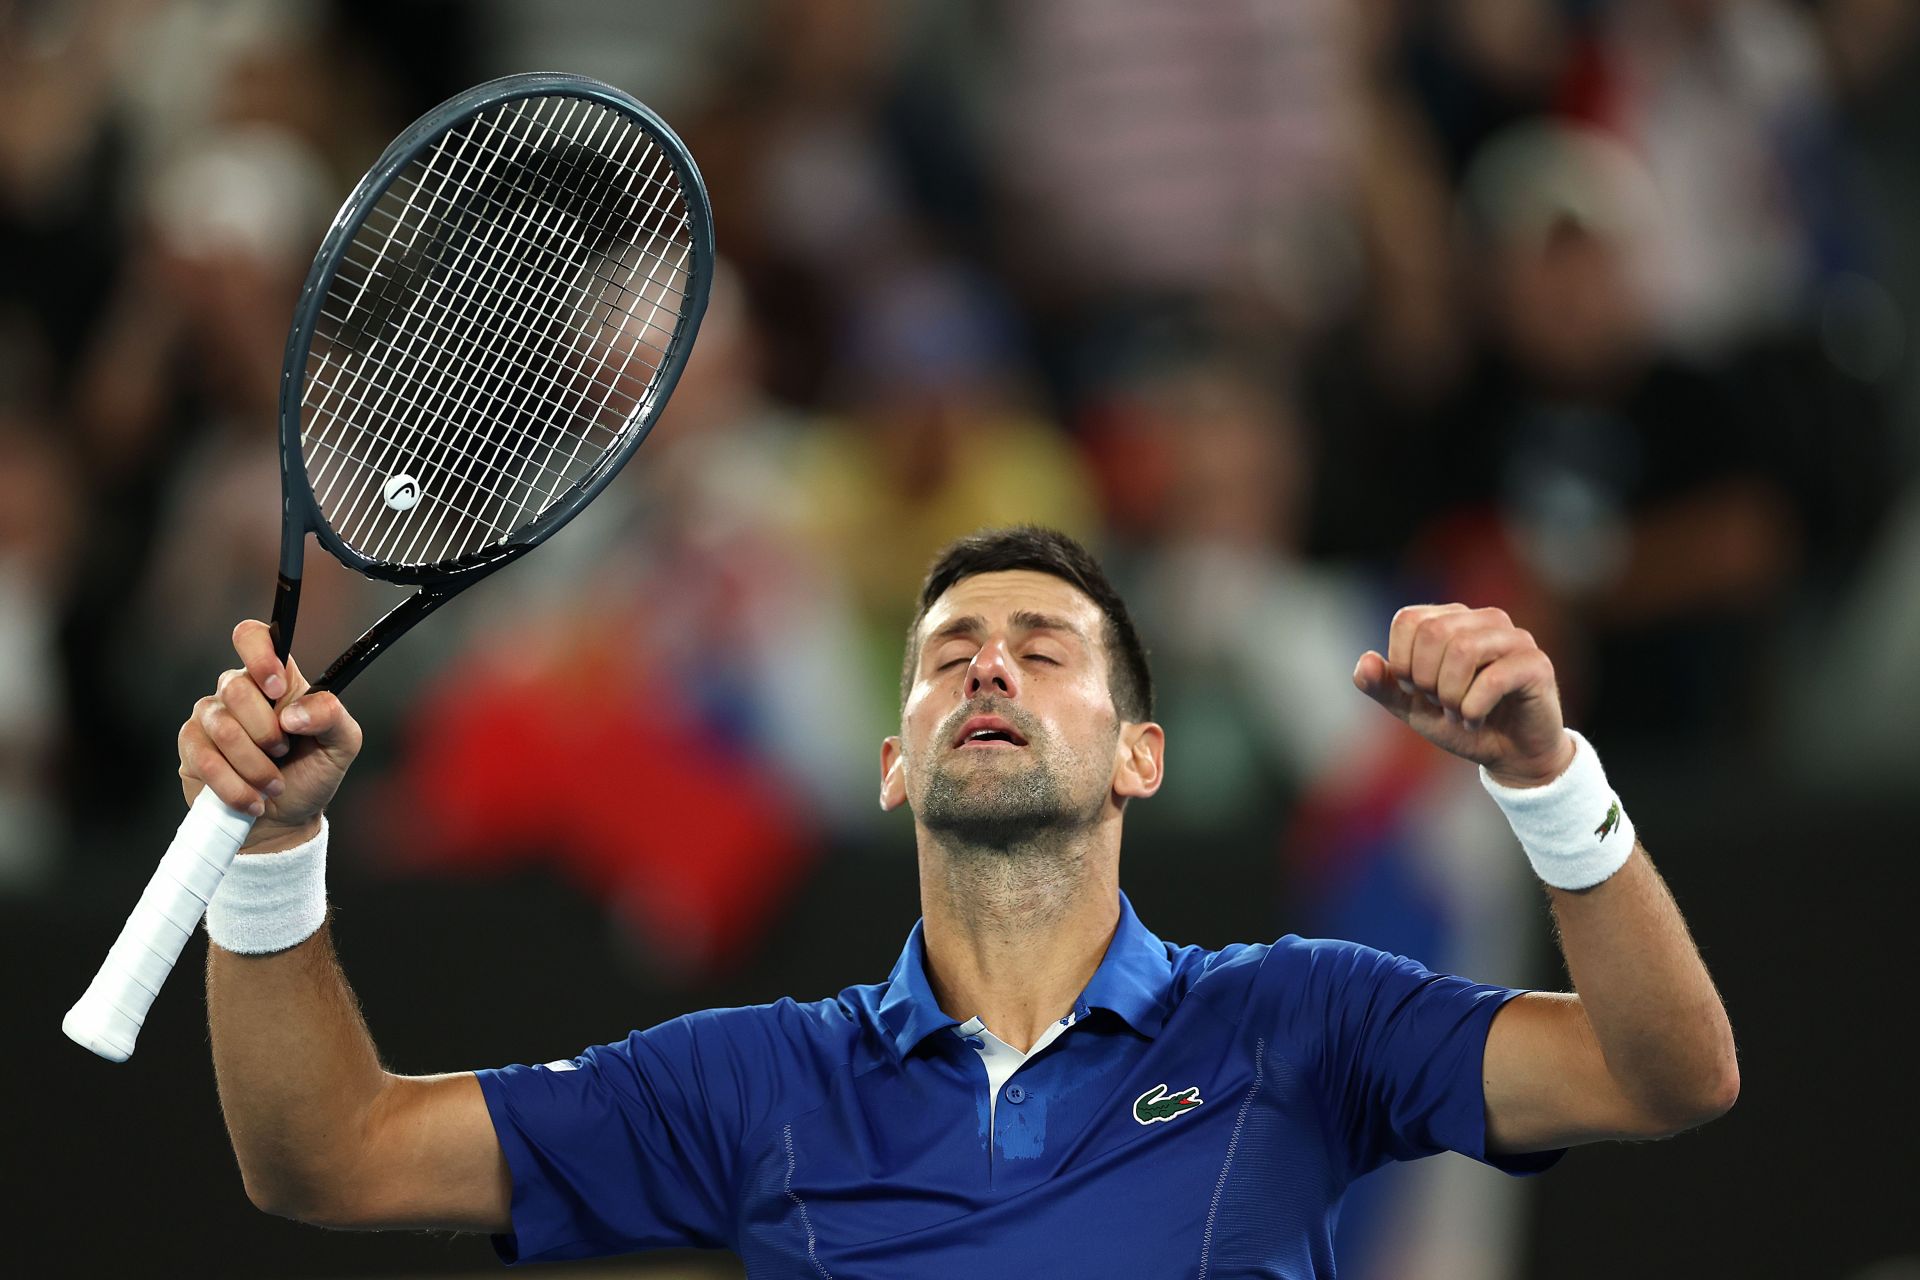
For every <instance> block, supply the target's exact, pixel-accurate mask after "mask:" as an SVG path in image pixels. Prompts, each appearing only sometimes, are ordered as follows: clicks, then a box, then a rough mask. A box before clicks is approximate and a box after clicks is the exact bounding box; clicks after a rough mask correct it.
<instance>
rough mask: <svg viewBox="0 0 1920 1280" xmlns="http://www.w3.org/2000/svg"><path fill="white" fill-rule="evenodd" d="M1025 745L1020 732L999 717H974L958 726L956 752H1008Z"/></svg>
mask: <svg viewBox="0 0 1920 1280" xmlns="http://www.w3.org/2000/svg"><path fill="white" fill-rule="evenodd" d="M1026 745H1027V740H1026V739H1025V738H1024V737H1022V736H1021V734H1020V731H1019V730H1018V729H1016V728H1014V727H1013V726H1012V725H1011V724H1008V723H1007V722H1006V721H1005V720H1002V719H1001V718H1000V717H999V716H975V717H973V718H972V719H971V720H969V721H967V722H966V723H965V724H964V725H962V726H960V733H959V736H958V737H956V738H955V739H954V742H953V747H954V750H956V751H1008V750H1012V749H1014V748H1017V747H1024V746H1026Z"/></svg>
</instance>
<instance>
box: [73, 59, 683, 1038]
mask: <svg viewBox="0 0 1920 1280" xmlns="http://www.w3.org/2000/svg"><path fill="white" fill-rule="evenodd" d="M712 272H713V223H712V215H711V212H710V210H709V208H708V205H707V195H706V188H705V187H704V186H703V185H702V183H701V180H700V174H699V171H698V170H697V169H695V167H694V163H693V159H692V157H691V156H689V155H688V154H687V150H686V147H685V146H684V145H682V143H681V142H680V139H679V138H678V137H676V136H675V135H674V133H673V131H672V130H670V129H669V128H667V126H666V125H665V124H664V123H662V122H661V120H660V119H659V117H657V116H656V115H654V114H653V112H651V111H649V110H648V109H647V108H646V107H644V106H642V105H641V104H640V103H639V102H637V101H636V100H634V99H633V98H631V97H629V96H628V95H627V94H624V93H622V92H620V91H619V90H617V89H614V88H611V87H609V86H607V85H604V84H601V83H599V82H597V81H594V80H588V79H585V78H583V77H580V76H569V75H546V74H541V75H516V76H508V77H506V78H505V79H501V80H494V81H491V82H489V83H487V84H483V85H480V86H478V87H476V88H473V89H469V90H468V91H467V92H465V93H462V94H460V95H459V96H457V97H455V98H452V99H450V100H449V101H447V102H445V103H442V104H441V105H440V106H438V107H436V108H434V109H433V110H432V111H430V112H428V113H427V114H426V115H425V116H422V117H421V118H420V119H419V120H417V121H415V122H414V124H413V125H412V126H410V127H409V128H408V129H407V130H406V132H404V133H402V134H401V135H400V136H399V138H397V139H395V141H394V143H393V145H392V146H390V147H388V148H387V150H386V152H385V153H384V154H382V155H381V157H380V158H379V160H378V161H376V162H375V164H374V166H373V168H372V169H371V170H370V171H369V172H368V173H367V176H366V177H364V178H362V179H361V180H360V184H359V186H358V187H356V188H355V189H354V192H353V194H352V195H351V196H350V197H348V199H347V202H346V203H345V204H344V205H342V206H341V208H340V212H339V213H338V215H336V216H335V218H334V221H333V225H332V227H331V228H330V229H329V230H328V232H327V235H326V238H325V240H324V241H323V242H322V243H321V245H320V251H319V253H318V254H317V255H315V257H314V260H313V269H312V271H311V272H309V273H308V276H307V281H306V285H305V287H304V288H303V290H302V291H301V294H300V301H299V305H298V307H297V308H296V310H295V312H294V319H293V329H292V331H291V333H289V334H288V336H287V351H286V363H285V365H284V366H283V367H282V370H281V375H280V475H281V489H282V493H283V497H284V503H283V506H284V515H285V523H284V526H283V530H282V535H281V544H280V576H279V587H278V590H277V592H276V594H275V596H274V602H273V617H272V623H271V629H272V634H273V637H274V647H275V649H276V650H277V651H278V653H279V655H280V658H281V660H282V661H283V662H284V661H285V660H286V658H287V655H288V652H289V651H290V649H291V648H292V645H293V633H294V620H295V616H296V614H297V613H298V610H299V604H300V573H301V565H302V562H303V558H304V555H305V552H306V540H307V535H308V534H309V533H311V534H313V535H314V536H315V537H316V538H317V539H318V540H319V542H320V545H321V546H323V547H325V548H326V549H327V550H328V551H329V552H331V553H332V554H333V555H334V556H335V557H336V558H337V559H338V560H340V562H341V563H343V564H345V565H346V566H347V567H348V568H350V569H354V570H356V571H358V572H360V573H363V574H366V575H367V576H369V577H373V578H381V579H385V580H386V581H389V582H397V583H404V584H408V585H412V586H417V587H418V588H419V590H418V591H417V592H416V593H415V594H414V595H412V596H410V597H409V598H407V599H406V600H404V601H402V602H401V603H400V605H399V606H398V607H396V608H395V609H394V610H393V611H392V612H390V613H388V614H387V615H386V616H385V617H383V618H381V619H380V620H379V621H378V622H376V623H374V625H373V626H372V627H370V628H369V629H368V630H367V631H366V633H365V634H364V635H362V636H361V637H360V638H359V639H358V640H356V641H354V643H353V644H352V645H351V646H350V647H349V648H348V649H347V651H346V652H345V653H343V654H341V655H340V657H339V659H338V660H337V661H336V662H334V664H333V665H332V666H331V667H329V668H328V669H327V671H326V673H325V674H324V675H322V676H321V677H320V679H319V680H318V681H316V682H315V683H314V685H313V688H314V689H316V690H323V689H332V690H334V691H335V692H338V691H340V690H342V689H344V688H346V686H347V685H348V684H349V683H350V682H352V680H353V678H354V677H355V676H357V675H359V674H360V672H362V671H364V670H365V669H366V667H367V664H368V663H370V662H372V661H373V660H374V659H375V658H376V657H378V656H379V655H380V654H381V653H382V652H384V651H385V650H386V648H387V647H388V646H389V645H391V644H392V643H393V642H394V641H395V640H397V639H399V638H400V637H401V636H402V635H404V634H405V633H406V632H407V631H408V630H409V629H410V628H412V627H413V626H414V625H415V624H417V623H418V622H420V620H421V619H423V618H425V617H426V616H427V615H428V614H430V613H432V612H433V611H434V610H436V609H438V608H439V607H440V606H441V605H443V604H445V603H446V602H447V601H448V600H451V599H452V598H453V597H454V596H456V595H458V594H459V593H460V592H462V591H464V590H466V589H467V588H468V587H470V586H472V585H473V584H474V583H476V582H478V581H479V580H480V579H482V578H484V577H486V576H487V575H488V574H490V573H494V572H496V571H498V570H499V569H501V568H502V567H504V566H506V565H508V564H511V563H512V562H513V561H515V560H517V559H519V558H520V557H521V556H523V555H525V554H527V552H529V551H531V550H533V548H535V547H537V546H539V545H540V543H542V542H544V541H545V540H546V539H547V538H549V537H551V536H552V535H553V532H554V531H555V530H556V529H558V528H559V527H560V526H561V525H563V524H565V523H566V522H567V521H568V520H570V519H572V518H573V517H574V516H575V515H577V514H579V512H580V511H581V509H582V508H584V507H585V506H586V505H587V504H588V503H589V502H591V501H592V500H593V499H594V497H595V496H596V495H598V494H599V493H600V492H601V490H603V489H604V488H605V487H606V485H607V482H608V481H610V480H612V479H613V477H614V474H615V473H616V472H618V471H619V470H620V468H621V466H622V465H623V464H624V463H625V462H626V460H627V459H628V458H629V457H630V456H631V455H632V453H633V451H634V450H635V449H636V448H638V447H639V445H640V442H641V441H642V440H643V439H645V438H646V436H647V433H648V432H649V431H650V430H651V429H652V428H653V424H654V422H655V421H656V420H657V419H658V418H659V416H660V411H661V409H662V408H663V407H664V406H665V404H666V401H667V397H668V395H669V394H670V393H671V392H672V390H673V387H674V384H675V382H677V381H678V379H679V377H680V371H681V368H682V367H683V366H684V365H685V363H686V358H687V351H688V349H689V348H690V347H691V346H692V344H693V339H694V333H695V331H696V330H697V329H698V328H699V325H700V317H701V315H702V313H703V312H704V311H705V310H706V304H707V291H708V286H709V284H710V282H711V278H712ZM252 826H253V818H252V817H251V816H250V815H249V814H247V813H244V812H242V811H240V810H237V809H233V808H230V807H229V806H227V805H226V804H224V803H222V802H221V800H220V799H219V798H218V797H217V796H215V795H214V794H213V791H212V789H211V788H206V789H203V790H202V791H201V792H200V794H199V796H198V797H197V798H196V799H195V800H194V803H193V805H192V807H191V809H189V811H188V813H187V817H186V819H185V821H183V822H182V823H181V824H180V829H179V832H178V833H177V834H176V835H175V836H174V839H173V844H172V846H171V847H170V848H169V849H168V850H167V854H166V856H165V857H164V858H163V859H161V862H160V866H159V868H158V869H157V870H156V871H155V872H154V874H153V878H152V880H151V881H149V882H148V884H147V887H146V890H145V892H144V893H142V894H141V896H140V900H139V902H138V904H137V905H136V906H135V907H134V909H133V914H132V915H131V916H130V917H129V918H128V920H127V923H126V926H125V928H123V929H122V930H121V932H120V937H119V939H118V940H117V941H116V942H115V943H114V944H113V946H112V948H111V949H110V950H109V951H108V952H107V958H106V962H105V963H104V964H102V965H101V967H100V972H99V973H98V974H97V975H96V976H95V977H94V979H93V982H92V983H91V984H90V985H89V986H88V987H87V990H86V993H85V994H84V995H82V996H81V997H80V1000H79V1002H78V1003H76V1004H75V1005H74V1006H73V1008H72V1009H71V1010H70V1011H68V1013H67V1016H66V1019H65V1021H64V1022H63V1023H62V1029H63V1030H64V1031H65V1032H66V1034H67V1035H68V1036H69V1037H71V1038H72V1039H73V1040H75V1041H77V1042H78V1043H79V1044H81V1045H84V1046H85V1047H86V1048H88V1049H91V1050H93V1052H95V1053H97V1054H99V1055H100V1056H101V1057H103V1058H107V1059H110V1060H112V1061H114V1062H124V1061H125V1060H126V1059H127V1058H128V1057H129V1056H130V1055H131V1054H132V1053H133V1047H134V1040H135V1038H136V1037H137V1036H138V1034H139V1031H140V1027H141V1025H142V1023H144V1021H145V1020H146V1015H147V1011H148V1009H149V1008H150V1007H151V1006H152V1004H153V1000H154V997H155V995H156V994H157V993H158V992H159V990H160V987H161V984H162V983H164V982H165V981H166V977H167V974H168V973H169V972H171V971H172V969H173V965H174V962H175V961H176V960H177V959H178V958H179V955H180V949H181V948H182V947H183V946H184V945H185V944H186V940H187V937H188V935H190V934H191V933H192V932H193V930H194V928H195V927H196V926H197V925H198V924H199V922H200V917H201V915H202V914H203V913H204V912H205V910H206V905H207V900H208V899H209V898H211V897H212V896H213V892H214V890H215V889H216V888H218V887H219V884H220V881H221V879H222V877H223V876H225V874H226V871H227V868H228V867H229V866H230V865H231V864H232V862H233V858H234V855H235V854H236V853H237V852H238V851H239V848H240V845H241V843H242V842H243V841H244V840H245V839H246V837H247V833H248V832H249V831H250V830H251V829H252Z"/></svg>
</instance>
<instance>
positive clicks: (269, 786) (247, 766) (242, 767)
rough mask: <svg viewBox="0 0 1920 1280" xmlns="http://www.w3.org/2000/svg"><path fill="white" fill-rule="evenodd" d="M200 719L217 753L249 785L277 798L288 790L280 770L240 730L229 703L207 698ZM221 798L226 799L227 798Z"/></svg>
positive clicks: (201, 727)
mask: <svg viewBox="0 0 1920 1280" xmlns="http://www.w3.org/2000/svg"><path fill="white" fill-rule="evenodd" d="M196 718H197V719H198V720H199V722H200V729H201V731H202V732H204V733H205V734H206V735H207V740H208V741H209V742H210V743H212V745H213V748H214V750H216V751H218V752H219V753H220V755H222V756H223V757H225V759H226V762H227V764H228V765H230V766H231V767H232V768H233V771H234V772H235V773H237V774H239V775H240V776H241V777H242V778H243V779H245V780H246V782H247V785H248V786H250V787H253V788H254V789H255V790H257V791H259V792H260V793H261V794H262V795H266V796H277V795H279V794H280V793H281V791H283V790H285V788H286V784H285V783H284V782H282V781H281V779H280V770H279V769H277V768H275V767H274V763H273V761H271V760H269V759H267V756H266V753H265V752H263V751H261V750H260V748H259V746H258V745H257V744H255V742H254V740H253V739H252V738H250V737H248V736H247V731H246V730H245V729H243V728H241V727H240V722H239V721H238V720H237V719H235V718H234V715H233V713H232V712H231V711H229V710H227V708H226V704H224V703H223V702H221V701H220V700H219V699H218V698H204V699H202V700H201V706H200V712H199V715H198V716H197V717H196ZM202 776H204V775H202ZM221 798H222V799H225V797H224V796H223V797H221Z"/></svg>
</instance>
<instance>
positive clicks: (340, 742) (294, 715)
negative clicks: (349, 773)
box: [280, 693, 360, 758]
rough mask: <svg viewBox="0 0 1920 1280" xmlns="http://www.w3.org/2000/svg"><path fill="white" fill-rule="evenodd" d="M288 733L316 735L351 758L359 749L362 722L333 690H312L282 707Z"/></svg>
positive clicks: (324, 746) (323, 743)
mask: <svg viewBox="0 0 1920 1280" xmlns="http://www.w3.org/2000/svg"><path fill="white" fill-rule="evenodd" d="M280 724H281V726H282V727H283V728H284V729H286V731H287V732H288V733H297V734H299V735H301V736H302V737H309V738H313V739H314V740H315V741H317V742H318V743H319V744H320V746H321V747H322V748H324V749H326V750H328V751H331V752H335V753H339V754H344V755H345V756H347V757H349V758H351V757H352V756H354V755H357V754H359V751H360V725H359V722H358V721H356V720H355V719H354V718H353V717H352V716H351V715H349V714H348V713H347V709H346V708H345V707H344V706H342V705H341V704H340V699H338V698H336V697H334V696H333V695H332V694H331V693H309V694H306V695H304V696H303V697H300V698H297V699H295V700H294V701H292V702H290V703H288V704H287V705H286V706H285V707H283V708H282V709H281V711H280Z"/></svg>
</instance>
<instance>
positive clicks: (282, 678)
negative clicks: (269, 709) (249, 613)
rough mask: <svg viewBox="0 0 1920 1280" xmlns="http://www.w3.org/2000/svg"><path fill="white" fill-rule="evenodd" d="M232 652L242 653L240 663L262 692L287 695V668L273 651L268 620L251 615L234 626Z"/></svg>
mask: <svg viewBox="0 0 1920 1280" xmlns="http://www.w3.org/2000/svg"><path fill="white" fill-rule="evenodd" d="M233 651H234V652H235V653H237V654H239V655H240V665H242V666H244V667H245V668H246V669H247V674H248V675H250V676H252V677H253V682H254V683H255V684H257V685H259V686H260V691H261V692H262V693H264V694H266V695H267V696H268V697H269V698H274V699H278V698H281V697H284V696H285V695H286V692H287V676H286V671H285V669H284V668H283V667H282V666H281V663H280V655H279V654H277V653H275V652H274V651H273V632H272V631H271V630H269V629H268V627H267V624H266V623H264V622H261V621H259V620H258V619H255V618H248V619H247V620H246V621H245V622H242V623H241V624H240V625H239V626H237V627H235V628H234V629H233Z"/></svg>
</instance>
